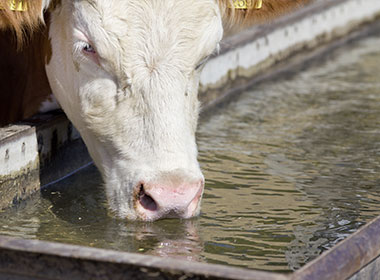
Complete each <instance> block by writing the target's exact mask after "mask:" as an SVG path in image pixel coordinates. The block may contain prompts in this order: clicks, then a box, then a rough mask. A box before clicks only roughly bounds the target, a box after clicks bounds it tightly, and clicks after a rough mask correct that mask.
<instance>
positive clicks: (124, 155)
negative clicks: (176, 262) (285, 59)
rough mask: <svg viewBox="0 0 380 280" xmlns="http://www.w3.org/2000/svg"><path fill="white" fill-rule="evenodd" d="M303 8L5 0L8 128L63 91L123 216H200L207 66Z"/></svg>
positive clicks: (255, 1)
mask: <svg viewBox="0 0 380 280" xmlns="http://www.w3.org/2000/svg"><path fill="white" fill-rule="evenodd" d="M305 2H306V1H305V0H247V1H245V0H244V1H235V0H233V1H232V0H231V1H229V0H30V1H27V0H0V9H1V10H0V29H1V34H2V35H1V38H0V46H1V57H2V61H1V62H0V71H1V72H0V75H1V76H0V77H1V79H2V82H1V85H0V87H1V88H0V89H1V91H0V92H1V94H0V98H1V99H0V100H1V102H0V121H1V124H2V125H4V124H6V123H9V122H15V121H18V120H20V119H23V118H27V117H29V116H31V115H33V114H35V113H36V112H38V111H41V110H42V111H43V110H46V109H49V108H54V98H53V97H52V96H51V93H54V96H55V98H56V100H57V103H58V104H59V106H61V107H62V109H63V110H64V112H65V113H66V115H67V117H68V118H69V119H70V121H71V122H72V123H73V124H74V125H75V127H76V128H77V130H78V131H79V133H80V135H81V136H82V138H83V140H84V142H85V144H86V146H87V148H88V151H89V153H90V155H91V157H92V158H93V160H94V163H95V164H96V166H97V168H98V169H99V170H100V173H101V174H102V177H103V180H104V182H105V190H106V195H107V199H108V204H109V207H110V209H111V211H112V212H113V213H114V214H115V216H117V217H120V218H122V219H129V220H143V221H154V220H157V219H160V218H170V217H175V218H191V217H194V216H196V215H198V214H199V212H200V201H201V198H202V195H203V191H204V177H203V175H202V172H201V169H200V166H199V163H198V161H197V145H196V140H195V133H196V128H197V120H198V115H199V111H200V104H199V102H198V96H197V92H198V84H199V77H200V73H201V70H202V68H203V65H204V64H205V63H206V61H207V59H208V58H209V57H210V56H212V55H213V54H215V53H217V52H218V49H219V45H220V41H221V40H222V38H223V34H225V33H227V32H231V31H232V30H235V29H237V28H241V27H243V26H245V25H247V24H252V23H255V22H259V21H263V20H267V19H269V18H273V17H275V16H277V15H278V14H280V13H283V12H284V11H287V10H289V9H292V8H295V7H297V6H299V5H301V4H303V3H305ZM12 38H15V39H14V40H13V39H12Z"/></svg>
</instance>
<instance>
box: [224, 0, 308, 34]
mask: <svg viewBox="0 0 380 280" xmlns="http://www.w3.org/2000/svg"><path fill="white" fill-rule="evenodd" d="M311 1H312V0H218V3H219V7H220V11H221V13H222V18H223V25H224V28H225V29H226V30H227V32H228V31H230V30H239V29H242V28H244V27H247V26H249V25H253V24H257V23H263V22H266V21H270V20H272V19H274V18H276V17H278V16H280V15H281V14H284V13H286V12H289V11H291V10H293V9H297V8H299V7H300V6H302V5H305V4H307V3H308V2H311Z"/></svg>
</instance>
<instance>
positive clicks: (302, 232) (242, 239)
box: [0, 37, 380, 271]
mask: <svg viewBox="0 0 380 280" xmlns="http://www.w3.org/2000/svg"><path fill="white" fill-rule="evenodd" d="M378 46H380V37H371V38H367V39H365V40H361V41H358V42H355V43H353V44H350V45H349V46H346V47H342V48H341V49H339V50H338V51H335V52H333V53H331V54H329V55H328V56H326V57H324V58H323V59H319V60H318V61H315V62H313V63H311V64H310V65H309V66H308V67H305V68H303V69H302V70H301V71H298V72H297V73H290V75H287V76H286V77H282V78H278V79H276V80H272V81H270V82H266V83H263V84H260V85H257V86H256V87H255V88H254V89H253V90H250V91H247V92H246V93H244V94H242V95H241V96H240V97H239V98H238V99H237V100H236V101H234V102H232V103H230V104H229V105H228V106H226V107H224V108H223V109H222V110H220V111H218V113H216V114H215V115H213V116H212V117H209V118H208V119H206V120H203V121H202V122H201V124H200V127H199V132H198V143H199V159H200V162H201V165H202V168H203V170H204V175H205V177H206V179H207V180H206V190H205V194H204V199H203V207H202V213H201V216H200V217H199V218H196V219H192V220H188V221H185V220H162V221H158V222H155V223H139V222H126V221H121V220H117V219H114V218H112V216H111V215H109V214H108V213H107V210H106V209H107V207H106V202H105V196H104V193H103V191H102V185H101V179H100V176H99V174H98V172H97V171H96V169H95V168H94V167H93V166H92V167H88V168H86V169H84V170H82V171H81V172H80V173H78V174H76V175H74V176H71V177H69V178H67V179H66V180H64V181H61V182H59V183H57V184H55V185H53V186H51V188H49V189H44V190H43V191H42V193H41V196H36V197H34V198H33V199H31V200H29V201H27V202H26V203H22V204H21V205H20V206H18V207H15V208H13V209H8V210H6V211H3V212H2V213H0V234H2V235H11V236H18V237H22V238H28V239H41V240H49V241H57V242H64V243H70V244H80V245H85V246H93V247H99V248H110V249H115V250H122V251H128V252H137V253H144V254H151V255H159V256H171V257H176V258H183V259H187V260H193V261H200V262H208V263H219V264H228V265H234V266H241V267H247V268H255V269H263V270H270V271H289V270H294V269H297V268H299V267H300V266H302V265H303V264H305V263H306V262H308V261H310V260H312V259H313V258H315V257H316V256H318V255H320V254H321V253H322V252H323V251H324V250H327V249H329V248H331V247H332V246H333V245H334V244H336V243H337V242H339V241H341V240H342V239H344V238H345V237H347V236H348V235H350V234H351V233H353V232H355V231H356V230H357V229H358V228H359V227H360V226H361V225H363V224H365V223H366V222H368V221H369V220H371V219H372V218H374V217H376V216H377V215H378V214H379V213H380V211H379V207H380V74H379V73H380V49H379V47H378Z"/></svg>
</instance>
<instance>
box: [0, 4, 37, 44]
mask: <svg viewBox="0 0 380 280" xmlns="http://www.w3.org/2000/svg"><path fill="white" fill-rule="evenodd" d="M26 2H27V7H28V8H27V10H26V11H23V12H19V11H12V10H10V9H9V0H0V6H1V7H3V9H1V10H0V30H1V29H10V30H12V31H13V32H14V34H15V35H16V38H17V42H18V44H19V45H21V44H22V42H23V41H24V39H25V35H26V34H27V33H28V32H29V31H31V30H36V29H38V26H39V25H40V24H41V22H42V18H41V16H42V0H29V1H26Z"/></svg>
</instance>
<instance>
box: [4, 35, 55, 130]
mask: <svg viewBox="0 0 380 280" xmlns="http://www.w3.org/2000/svg"><path fill="white" fill-rule="evenodd" d="M0 50H1V51H0V55H1V59H0V126H3V125H6V124H9V123H13V122H17V121H20V120H23V119H25V118H28V117H31V116H32V115H34V114H35V113H37V112H38V109H39V107H40V106H41V103H42V102H43V101H45V100H46V98H47V97H48V96H49V95H50V94H51V93H52V92H51V89H50V86H49V82H48V79H47V77H46V72H45V61H48V60H49V59H50V56H51V46H50V45H49V41H48V34H47V28H40V29H38V30H35V31H34V32H33V36H31V37H30V39H29V40H27V41H25V43H24V45H23V48H22V49H20V50H18V49H17V42H16V41H15V38H14V33H13V32H12V31H11V30H0ZM49 50H50V51H49Z"/></svg>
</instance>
